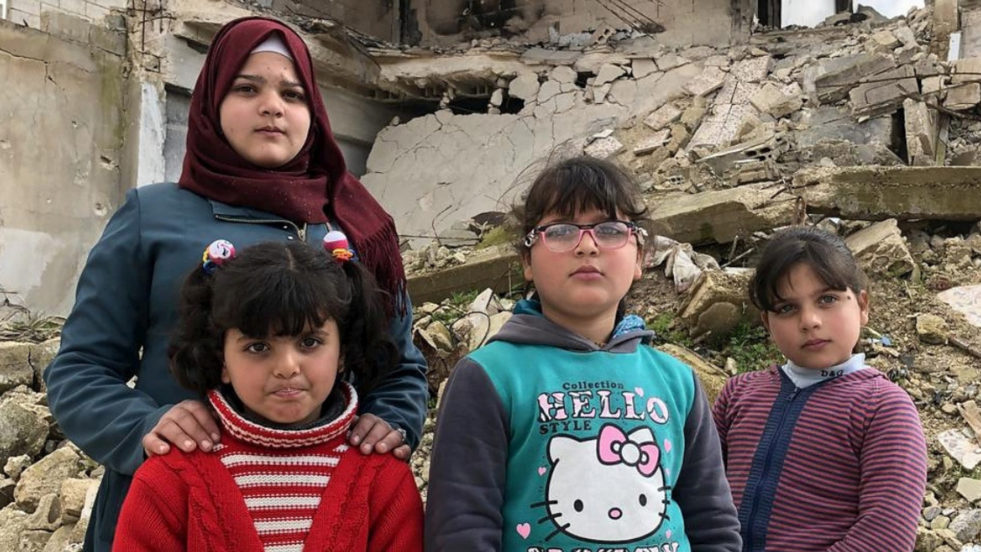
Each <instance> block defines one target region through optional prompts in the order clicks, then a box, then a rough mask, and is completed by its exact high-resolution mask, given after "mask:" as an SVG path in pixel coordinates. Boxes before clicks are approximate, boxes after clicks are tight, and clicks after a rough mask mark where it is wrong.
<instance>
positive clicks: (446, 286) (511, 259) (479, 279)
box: [407, 245, 523, 302]
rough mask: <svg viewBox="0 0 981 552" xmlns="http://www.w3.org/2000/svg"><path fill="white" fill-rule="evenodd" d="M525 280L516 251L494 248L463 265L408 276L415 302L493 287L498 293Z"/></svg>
mask: <svg viewBox="0 0 981 552" xmlns="http://www.w3.org/2000/svg"><path fill="white" fill-rule="evenodd" d="M521 281H523V276H522V273H521V264H520V263H519V261H518V256H517V254H515V252H514V248H513V247H511V246H509V245H507V246H494V247H488V248H486V249H480V250H478V251H477V252H475V253H474V254H473V255H471V256H470V257H468V258H467V262H466V263H464V264H462V265H457V266H452V267H449V268H446V269H444V270H440V271H436V272H430V273H424V274H415V275H412V276H409V278H408V282H407V286H408V289H409V295H410V296H411V297H412V300H413V301H417V302H423V301H442V300H443V299H446V298H448V297H451V296H452V295H453V294H454V293H456V292H462V291H469V290H472V289H475V288H476V289H484V288H490V289H493V290H494V291H495V292H504V291H508V290H510V289H511V287H512V286H513V285H514V283H515V282H521Z"/></svg>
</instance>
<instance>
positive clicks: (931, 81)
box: [920, 75, 947, 101]
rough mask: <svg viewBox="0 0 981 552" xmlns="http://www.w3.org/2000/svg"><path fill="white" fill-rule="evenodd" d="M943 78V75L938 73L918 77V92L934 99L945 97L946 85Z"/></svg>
mask: <svg viewBox="0 0 981 552" xmlns="http://www.w3.org/2000/svg"><path fill="white" fill-rule="evenodd" d="M944 80H945V79H944V77H942V76H939V75H938V76H936V77H925V78H922V79H920V92H921V93H922V94H923V97H924V98H931V99H933V100H934V101H935V100H943V99H944V98H946V97H947V92H946V90H947V85H946V83H945V82H944Z"/></svg>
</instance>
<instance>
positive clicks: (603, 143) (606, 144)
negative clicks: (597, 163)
mask: <svg viewBox="0 0 981 552" xmlns="http://www.w3.org/2000/svg"><path fill="white" fill-rule="evenodd" d="M621 150H623V143H621V142H620V141H619V140H617V139H616V138H614V137H612V136H607V137H606V138H599V139H597V140H593V141H592V142H591V143H590V144H589V145H587V146H586V147H585V148H583V153H585V154H586V155H588V156H590V157H596V158H597V159H608V158H610V157H613V156H614V155H616V154H617V153H620V151H621Z"/></svg>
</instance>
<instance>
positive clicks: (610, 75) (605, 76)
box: [593, 63, 627, 86]
mask: <svg viewBox="0 0 981 552" xmlns="http://www.w3.org/2000/svg"><path fill="white" fill-rule="evenodd" d="M626 74H627V72H626V71H624V69H623V67H620V66H619V65H613V64H612V63H604V64H603V65H602V66H601V67H600V70H599V73H597V74H596V79H595V80H594V81H593V86H602V85H604V84H606V83H608V82H613V81H615V80H617V79H619V78H620V77H622V76H624V75H626Z"/></svg>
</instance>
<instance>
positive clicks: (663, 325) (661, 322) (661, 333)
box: [646, 312, 693, 348]
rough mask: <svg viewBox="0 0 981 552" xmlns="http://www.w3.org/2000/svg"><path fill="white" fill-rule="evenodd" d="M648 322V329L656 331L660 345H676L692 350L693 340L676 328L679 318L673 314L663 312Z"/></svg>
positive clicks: (656, 338)
mask: <svg viewBox="0 0 981 552" xmlns="http://www.w3.org/2000/svg"><path fill="white" fill-rule="evenodd" d="M646 322H647V328H648V329H651V330H654V334H655V336H656V337H655V341H656V342H658V343H674V344H676V345H681V346H682V347H688V348H691V346H692V344H693V343H692V339H691V337H689V336H688V333H687V332H685V331H684V330H682V329H679V328H677V327H676V322H677V316H676V315H675V313H673V312H662V313H660V314H658V315H657V316H655V317H654V318H652V319H649V320H647V321H646Z"/></svg>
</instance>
